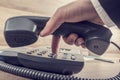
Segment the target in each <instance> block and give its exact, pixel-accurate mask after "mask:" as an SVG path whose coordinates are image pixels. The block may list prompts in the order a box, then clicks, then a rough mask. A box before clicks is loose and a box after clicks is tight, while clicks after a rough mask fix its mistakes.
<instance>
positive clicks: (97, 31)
mask: <svg viewBox="0 0 120 80" xmlns="http://www.w3.org/2000/svg"><path fill="white" fill-rule="evenodd" d="M48 20H49V17H38V16H18V17H12V18H9V19H8V20H7V21H6V24H5V30H4V35H5V40H6V42H7V43H8V45H9V46H10V47H21V46H27V45H30V44H32V43H34V42H36V41H37V40H38V37H39V34H40V32H41V30H43V28H44V27H45V25H46V22H47V21H48ZM70 33H76V34H78V35H79V36H80V37H83V38H84V40H85V46H86V47H87V49H88V50H90V51H92V52H93V53H95V54H98V55H102V54H103V53H104V52H105V51H106V50H107V48H108V47H109V44H110V38H111V36H112V33H111V31H110V30H109V29H107V28H105V27H103V26H101V25H98V24H94V23H91V22H88V21H83V22H77V23H67V22H65V23H63V24H62V25H61V26H60V27H59V28H58V29H57V30H56V31H55V32H54V33H53V35H62V36H64V35H69V34H70Z"/></svg>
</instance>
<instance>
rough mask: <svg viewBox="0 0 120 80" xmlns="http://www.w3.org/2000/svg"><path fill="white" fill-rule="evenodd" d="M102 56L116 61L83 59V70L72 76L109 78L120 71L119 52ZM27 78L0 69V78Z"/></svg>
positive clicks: (21, 79) (4, 79)
mask: <svg viewBox="0 0 120 80" xmlns="http://www.w3.org/2000/svg"><path fill="white" fill-rule="evenodd" d="M3 48H6V47H3ZM83 54H85V55H86V54H87V53H86V52H83ZM101 57H104V58H108V59H111V60H114V61H116V63H107V62H101V61H96V60H85V65H84V68H83V70H82V71H81V72H80V73H78V74H75V75H74V76H78V77H82V78H83V77H85V78H103V79H105V78H109V77H113V76H115V75H117V74H118V73H119V72H120V62H119V59H120V54H118V53H109V54H104V55H103V56H101ZM8 78H9V80H13V79H14V80H29V79H26V78H22V77H19V76H15V75H12V74H9V73H6V72H2V71H0V80H8Z"/></svg>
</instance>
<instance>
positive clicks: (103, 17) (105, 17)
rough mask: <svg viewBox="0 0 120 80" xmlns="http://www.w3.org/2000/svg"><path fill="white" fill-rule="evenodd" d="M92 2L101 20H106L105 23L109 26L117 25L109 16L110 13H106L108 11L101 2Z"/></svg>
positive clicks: (95, 0) (96, 0) (92, 0)
mask: <svg viewBox="0 0 120 80" xmlns="http://www.w3.org/2000/svg"><path fill="white" fill-rule="evenodd" d="M91 2H92V4H93V6H94V8H95V10H96V11H97V13H98V15H99V17H100V18H101V20H102V21H103V22H104V24H105V25H106V26H107V27H113V26H116V25H115V23H114V22H113V21H112V20H111V18H110V17H109V15H108V14H107V13H106V11H105V10H104V9H103V7H102V6H101V4H100V3H99V1H98V0H91Z"/></svg>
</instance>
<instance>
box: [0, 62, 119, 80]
mask: <svg viewBox="0 0 120 80" xmlns="http://www.w3.org/2000/svg"><path fill="white" fill-rule="evenodd" d="M0 70H2V71H5V72H8V73H11V74H14V75H18V76H21V77H26V78H30V79H35V80H120V73H119V74H118V75H116V76H115V77H112V78H108V79H87V78H79V77H75V76H70V75H60V74H55V73H48V72H42V71H37V70H32V69H28V68H25V67H19V66H14V65H11V64H8V63H5V62H4V61H0Z"/></svg>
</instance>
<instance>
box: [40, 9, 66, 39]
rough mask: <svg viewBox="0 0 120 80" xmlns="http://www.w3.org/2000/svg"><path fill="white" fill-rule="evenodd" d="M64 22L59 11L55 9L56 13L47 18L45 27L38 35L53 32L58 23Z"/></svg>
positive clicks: (58, 25)
mask: <svg viewBox="0 0 120 80" xmlns="http://www.w3.org/2000/svg"><path fill="white" fill-rule="evenodd" d="M63 22H64V18H63V17H62V15H61V12H60V11H56V13H55V14H54V15H53V17H51V18H50V19H49V21H48V22H47V24H46V26H45V28H44V29H43V30H42V31H41V33H40V36H43V37H44V36H47V35H49V34H51V33H53V32H54V31H55V30H56V29H57V28H59V27H60V25H61V24H62V23H63Z"/></svg>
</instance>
